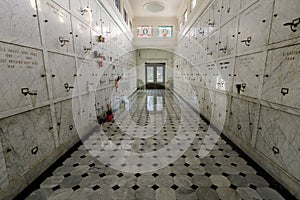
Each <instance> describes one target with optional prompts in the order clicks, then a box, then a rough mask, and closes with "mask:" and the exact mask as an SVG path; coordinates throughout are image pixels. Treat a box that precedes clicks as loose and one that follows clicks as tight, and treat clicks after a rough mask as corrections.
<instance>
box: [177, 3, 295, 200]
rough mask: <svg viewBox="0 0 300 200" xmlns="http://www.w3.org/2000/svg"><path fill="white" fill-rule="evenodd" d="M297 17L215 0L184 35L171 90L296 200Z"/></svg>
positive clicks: (289, 6)
mask: <svg viewBox="0 0 300 200" xmlns="http://www.w3.org/2000/svg"><path fill="white" fill-rule="evenodd" d="M299 10H300V2H299V1H297V0H291V1H289V2H288V3H287V2H286V1H281V0H235V1H230V0H214V1H212V2H211V4H210V5H209V6H208V7H207V8H206V9H204V10H203V12H202V13H201V14H200V16H199V17H198V18H197V19H196V20H195V21H194V22H191V24H189V25H186V26H185V27H184V28H183V30H184V31H183V32H182V33H185V34H182V33H181V37H180V41H179V44H178V50H177V56H175V61H174V69H175V72H174V74H175V75H174V90H175V91H176V92H178V93H179V94H180V95H181V96H182V97H184V98H186V100H188V101H189V102H190V103H191V104H192V105H193V106H194V107H195V108H196V109H198V110H199V111H200V112H201V114H202V115H204V116H205V117H206V118H207V119H209V120H210V121H211V123H213V124H214V125H215V126H216V127H217V128H218V129H220V130H221V131H223V133H224V134H225V135H226V136H227V137H229V138H230V139H231V140H232V141H233V142H234V143H236V144H237V145H238V146H239V147H240V148H241V149H242V150H243V151H245V152H246V153H247V154H248V155H249V156H250V157H251V158H252V159H254V160H255V161H256V162H257V163H258V164H259V165H260V166H262V167H263V168H264V169H265V170H266V171H268V172H269V173H270V174H271V175H272V176H274V177H275V178H276V179H277V180H278V181H279V182H280V183H281V184H283V185H284V186H285V187H286V188H287V189H288V190H289V191H291V193H292V194H293V195H295V196H296V197H298V198H300V193H299V191H300V173H299V167H298V166H299V165H300V157H299V149H300V146H299V145H300V135H299V129H300V123H299V122H300V101H299V99H300V85H299V82H300V67H299V63H300V38H299V36H300V29H299V27H297V25H298V24H299ZM187 84H188V85H192V86H193V89H187V88H188V87H186V85H187ZM197 103H198V105H199V106H197V107H196V105H197Z"/></svg>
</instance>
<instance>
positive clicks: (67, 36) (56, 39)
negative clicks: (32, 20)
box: [38, 0, 74, 53]
mask: <svg viewBox="0 0 300 200" xmlns="http://www.w3.org/2000/svg"><path fill="white" fill-rule="evenodd" d="M38 9H39V17H40V18H39V20H41V32H42V35H44V36H46V37H45V38H44V39H43V41H44V44H43V45H44V46H45V47H47V48H49V49H53V50H57V51H60V52H64V53H73V52H74V50H73V40H72V29H71V17H70V14H69V13H68V12H67V11H65V10H64V9H63V8H61V7H60V6H58V5H57V4H55V3H54V2H52V1H50V0H38ZM60 39H61V40H60ZM64 41H65V42H64Z"/></svg>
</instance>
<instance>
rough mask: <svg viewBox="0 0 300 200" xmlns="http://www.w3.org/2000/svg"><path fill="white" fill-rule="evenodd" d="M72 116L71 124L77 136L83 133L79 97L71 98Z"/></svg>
mask: <svg viewBox="0 0 300 200" xmlns="http://www.w3.org/2000/svg"><path fill="white" fill-rule="evenodd" d="M72 115H73V122H74V124H75V127H74V128H76V131H77V133H78V134H80V133H82V132H83V131H84V129H83V125H82V121H81V105H80V101H79V97H76V98H74V97H73V98H72Z"/></svg>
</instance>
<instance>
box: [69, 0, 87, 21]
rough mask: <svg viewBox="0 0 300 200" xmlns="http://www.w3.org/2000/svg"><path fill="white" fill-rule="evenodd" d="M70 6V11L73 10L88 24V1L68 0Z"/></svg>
mask: <svg viewBox="0 0 300 200" xmlns="http://www.w3.org/2000/svg"><path fill="white" fill-rule="evenodd" d="M70 6H71V10H73V11H74V12H75V13H76V14H77V16H81V18H82V19H84V21H85V22H86V23H89V20H90V17H89V15H90V13H91V9H90V6H89V0H76V1H73V0H70Z"/></svg>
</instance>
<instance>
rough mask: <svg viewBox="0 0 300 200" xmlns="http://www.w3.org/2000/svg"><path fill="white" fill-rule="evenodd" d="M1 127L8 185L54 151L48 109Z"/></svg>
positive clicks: (9, 120)
mask: <svg viewBox="0 0 300 200" xmlns="http://www.w3.org/2000/svg"><path fill="white" fill-rule="evenodd" d="M0 127H1V129H0V138H1V142H2V146H3V152H4V158H5V162H6V168H7V173H8V178H9V181H11V180H13V179H14V178H16V177H18V176H20V175H21V174H22V173H23V172H25V171H26V170H28V169H29V168H30V167H31V166H32V165H34V163H35V162H37V161H38V160H39V159H41V158H43V157H44V156H45V155H47V154H48V153H49V152H50V151H52V150H53V149H54V148H55V146H54V145H55V144H54V135H53V129H51V127H52V121H51V117H50V108H49V107H42V108H39V109H35V110H32V111H29V112H25V113H22V114H19V115H14V116H12V117H8V118H5V119H2V120H0Z"/></svg>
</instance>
